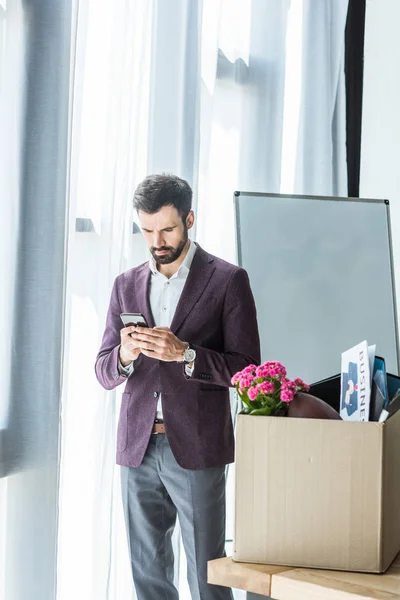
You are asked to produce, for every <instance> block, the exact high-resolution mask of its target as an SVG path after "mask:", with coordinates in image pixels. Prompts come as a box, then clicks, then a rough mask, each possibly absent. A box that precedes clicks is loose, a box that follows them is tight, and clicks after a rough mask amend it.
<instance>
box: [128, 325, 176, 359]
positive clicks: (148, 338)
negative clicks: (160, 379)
mask: <svg viewBox="0 0 400 600" xmlns="http://www.w3.org/2000/svg"><path fill="white" fill-rule="evenodd" d="M136 331H137V335H136V336H135V337H136V338H137V340H138V342H139V347H140V351H141V352H142V354H144V355H145V356H148V357H150V358H156V359H157V360H163V361H165V362H174V361H177V362H181V361H182V360H183V353H184V351H185V349H186V344H185V342H181V340H180V339H178V338H177V337H176V335H174V334H173V333H172V331H171V330H170V329H169V328H168V327H154V329H148V328H147V327H137V328H136Z"/></svg>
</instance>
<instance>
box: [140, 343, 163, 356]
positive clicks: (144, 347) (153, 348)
mask: <svg viewBox="0 0 400 600" xmlns="http://www.w3.org/2000/svg"><path fill="white" fill-rule="evenodd" d="M139 348H140V349H141V350H148V351H149V352H152V353H153V354H154V352H157V354H160V353H161V349H160V348H159V347H158V346H157V345H156V344H151V343H149V342H139Z"/></svg>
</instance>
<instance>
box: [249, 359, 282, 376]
mask: <svg viewBox="0 0 400 600" xmlns="http://www.w3.org/2000/svg"><path fill="white" fill-rule="evenodd" d="M256 376H257V377H286V369H285V367H284V366H283V365H282V364H281V363H280V362H278V361H277V360H273V361H269V362H266V363H263V364H262V365H260V366H259V367H257V369H256Z"/></svg>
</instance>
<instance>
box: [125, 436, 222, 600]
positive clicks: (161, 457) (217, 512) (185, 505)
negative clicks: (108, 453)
mask: <svg viewBox="0 0 400 600" xmlns="http://www.w3.org/2000/svg"><path fill="white" fill-rule="evenodd" d="M121 486H122V502H123V507H124V514H125V523H126V530H127V535H128V544H129V550H130V555H131V566H132V575H133V581H134V584H135V589H136V594H137V597H138V600H178V599H179V594H178V591H177V589H176V588H175V586H174V583H173V581H174V554H173V549H172V543H171V537H172V533H173V530H174V526H175V523H176V517H177V515H178V518H179V523H180V527H181V532H182V541H183V545H184V548H185V553H186V560H187V578H188V583H189V588H190V592H191V596H192V600H233V596H232V591H231V590H230V589H229V588H226V587H222V586H216V585H210V584H208V583H207V561H208V560H212V559H215V558H221V557H222V556H225V550H224V546H225V468H224V467H217V468H210V469H203V470H198V471H192V470H188V469H183V468H182V467H180V466H179V465H178V463H177V462H176V460H175V458H174V456H173V454H172V451H171V448H170V446H169V443H168V440H167V436H166V435H165V434H153V435H152V436H151V438H150V443H149V446H148V448H147V451H146V454H145V457H144V459H143V462H142V464H141V465H140V467H136V468H135V467H121Z"/></svg>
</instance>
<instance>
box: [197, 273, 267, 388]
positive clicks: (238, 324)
mask: <svg viewBox="0 0 400 600" xmlns="http://www.w3.org/2000/svg"><path fill="white" fill-rule="evenodd" d="M222 328H223V340H224V349H223V352H216V351H215V350H209V349H207V348H202V347H201V346H197V345H195V344H191V347H192V348H193V349H194V350H196V360H195V361H194V369H193V373H192V376H191V377H188V376H186V379H187V380H188V381H197V382H201V383H208V384H213V385H220V386H224V387H231V386H232V384H231V378H232V377H233V375H234V374H235V373H236V372H237V371H240V370H242V369H244V367H246V366H248V365H250V364H256V365H259V364H260V361H261V350H260V337H259V333H258V325H257V313H256V306H255V302H254V297H253V293H252V291H251V288H250V281H249V277H248V275H247V272H246V271H245V270H244V269H241V268H239V269H235V271H234V272H233V274H232V276H231V279H230V281H229V284H228V286H227V290H226V295H225V301H224V308H223V316H222Z"/></svg>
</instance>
